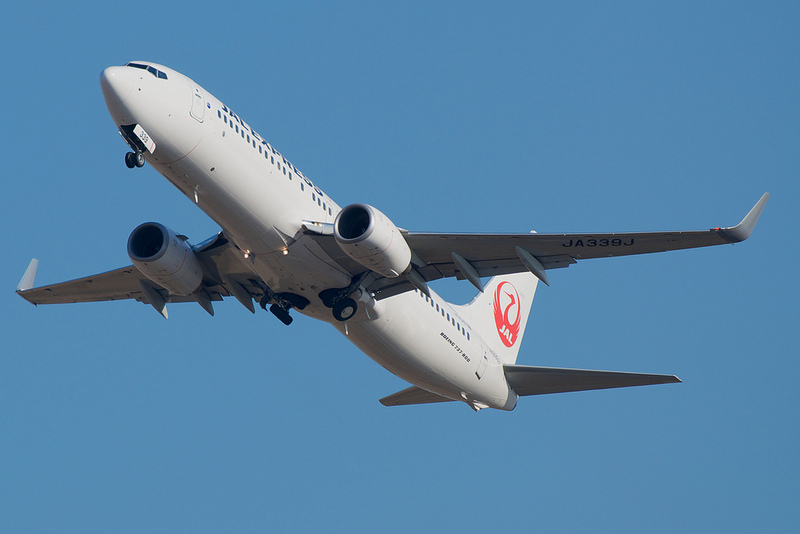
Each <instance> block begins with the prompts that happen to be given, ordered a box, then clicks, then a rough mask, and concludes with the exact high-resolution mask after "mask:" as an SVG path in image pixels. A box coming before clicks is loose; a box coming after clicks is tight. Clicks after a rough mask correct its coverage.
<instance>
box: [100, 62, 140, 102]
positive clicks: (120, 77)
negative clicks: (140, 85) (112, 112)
mask: <svg viewBox="0 0 800 534" xmlns="http://www.w3.org/2000/svg"><path fill="white" fill-rule="evenodd" d="M130 71H131V69H129V68H128V67H108V68H107V69H106V70H104V71H103V72H102V74H100V86H101V87H102V88H103V96H104V97H105V99H106V104H107V105H108V106H109V107H110V106H114V105H119V104H121V103H122V102H124V101H125V99H126V98H128V97H129V96H130V94H131V91H132V90H133V85H134V76H133V74H131V72H130Z"/></svg>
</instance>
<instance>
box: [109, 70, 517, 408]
mask: <svg viewBox="0 0 800 534" xmlns="http://www.w3.org/2000/svg"><path fill="white" fill-rule="evenodd" d="M143 64H144V63H143ZM146 65H148V66H153V68H157V69H158V70H159V71H161V72H162V73H164V74H165V75H166V79H165V78H164V77H163V76H162V77H158V76H156V75H154V74H152V73H151V72H148V70H146V69H141V68H133V67H109V68H108V69H106V70H105V71H104V72H103V74H102V76H101V82H102V84H103V90H104V94H105V96H106V103H107V105H108V108H109V112H110V113H111V116H112V117H113V119H114V122H115V123H116V124H117V126H123V125H133V124H139V125H141V126H142V127H143V128H144V130H146V132H147V134H149V136H150V137H151V138H152V140H153V142H154V143H155V149H154V150H153V152H152V153H150V152H146V153H145V156H146V159H147V161H148V163H149V164H150V165H152V166H153V167H154V168H155V169H156V170H157V171H158V172H159V173H161V174H162V175H163V176H164V177H166V178H167V179H168V180H169V181H170V182H171V183H172V184H174V185H175V186H176V187H177V188H178V189H180V190H181V192H183V194H184V195H186V196H187V197H188V198H189V199H190V200H191V201H192V202H195V203H196V204H197V206H198V207H199V208H200V209H202V210H203V211H204V212H205V213H206V214H207V215H208V216H209V217H211V218H212V219H213V220H214V221H215V222H216V223H217V224H219V225H220V227H221V228H222V229H223V231H224V233H225V236H226V237H227V238H228V240H229V241H230V243H231V245H230V246H232V247H235V249H238V250H237V252H238V253H239V255H240V257H241V259H242V262H243V264H244V265H247V266H248V267H249V269H251V270H252V271H253V272H254V273H255V274H257V275H258V276H259V277H260V278H261V279H262V280H263V281H264V283H266V284H267V285H268V286H269V287H270V288H271V289H272V290H273V291H275V292H289V293H295V294H298V295H302V296H303V297H305V298H307V299H308V300H309V301H310V304H309V305H308V306H307V307H306V308H305V309H304V310H302V313H304V314H306V315H308V316H310V317H313V318H316V319H320V320H322V321H325V322H328V323H331V324H333V325H334V326H335V327H336V328H337V329H338V330H339V331H340V332H342V333H343V334H345V335H346V336H347V338H348V339H349V340H350V341H351V342H352V343H353V344H355V345H356V346H357V347H358V348H359V349H361V350H362V351H363V352H364V353H366V354H367V355H368V356H369V357H370V358H372V359H373V360H375V361H376V362H378V363H379V364H380V365H382V366H383V367H385V368H386V369H388V370H389V371H391V372H392V373H394V374H395V375H397V376H399V377H401V378H403V379H404V380H407V381H408V382H411V383H413V384H415V385H417V386H420V387H422V388H423V389H426V390H428V391H431V392H434V393H437V394H439V395H442V396H445V397H447V398H450V399H453V400H462V401H465V402H467V403H468V404H470V405H471V406H473V408H476V409H477V408H481V407H493V408H500V409H506V410H510V409H513V407H514V406H515V405H516V401H517V395H516V394H515V393H514V392H513V390H512V389H511V388H510V387H509V386H508V384H507V382H506V379H505V376H504V373H503V369H502V365H501V364H500V362H499V361H498V360H497V358H493V357H491V355H489V356H488V358H487V359H488V362H489V365H488V368H486V370H485V371H483V372H482V373H481V375H482V376H481V377H480V378H479V377H478V375H477V374H476V371H478V366H479V364H480V361H481V360H482V359H483V358H484V355H485V354H487V348H486V345H485V344H484V342H483V341H482V340H481V338H480V336H479V335H478V333H477V332H476V331H474V330H473V329H471V328H470V325H469V318H468V317H464V316H463V315H464V314H462V313H460V310H459V308H460V307H458V306H451V305H449V304H447V303H446V302H445V301H444V300H443V299H441V298H439V297H438V296H437V295H436V294H435V293H434V292H433V291H431V297H430V298H429V297H426V296H425V295H424V294H422V293H420V292H419V291H411V292H406V293H403V294H400V295H396V296H393V297H389V298H386V299H383V300H381V301H377V302H375V301H373V300H372V299H371V298H369V297H367V299H366V302H362V303H360V305H359V310H358V312H357V314H356V315H355V316H354V317H353V318H351V319H350V320H348V321H347V322H346V323H342V322H338V321H336V320H335V319H334V318H333V317H332V315H331V311H330V309H329V308H327V307H325V306H324V305H323V304H322V302H321V301H320V299H319V297H318V294H319V292H320V291H322V290H324V289H327V288H338V287H345V286H347V285H348V284H350V282H351V274H350V273H348V272H346V271H345V270H344V269H343V268H341V267H340V266H338V265H337V264H336V263H335V262H334V261H333V260H332V259H331V258H330V257H329V256H328V255H327V254H326V253H325V252H324V251H323V250H322V249H321V248H320V247H319V246H318V245H316V243H315V241H314V240H313V239H311V238H310V237H309V236H306V235H305V234H304V233H303V224H304V222H306V223H308V222H318V223H333V222H334V219H335V217H336V214H337V213H338V212H339V211H340V207H339V205H338V204H336V203H335V202H334V201H333V200H332V199H331V198H330V197H328V196H327V195H326V194H325V193H324V192H323V191H321V190H320V189H319V188H318V187H317V186H316V185H314V184H313V183H312V182H311V180H309V179H308V178H307V177H305V176H304V175H303V174H302V172H300V171H299V170H298V169H297V168H295V167H294V165H292V163H291V162H289V161H288V160H286V159H285V158H284V157H283V156H282V155H281V154H280V153H279V152H277V151H276V150H275V149H274V148H273V147H272V146H271V145H270V144H269V143H267V142H266V141H265V140H264V139H263V138H262V137H261V136H259V135H258V134H257V133H256V132H255V131H254V130H252V129H251V128H250V127H249V125H247V124H246V123H245V122H244V121H242V120H241V119H239V117H238V116H237V115H236V114H235V113H233V112H232V111H231V110H230V109H229V108H227V107H226V106H225V105H224V104H223V103H222V102H220V101H219V100H217V99H216V98H215V97H214V96H212V95H211V94H210V93H208V92H207V91H205V90H204V89H202V88H201V87H200V86H198V85H197V84H196V83H194V82H193V81H192V80H190V79H189V78H187V77H185V76H183V75H182V74H180V73H178V72H176V71H174V70H171V69H168V68H166V67H163V66H160V65H154V64H151V63H149V62H148V63H146ZM448 317H449V319H448ZM488 353H491V351H490V350H489V351H488Z"/></svg>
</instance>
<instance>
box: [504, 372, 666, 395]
mask: <svg viewBox="0 0 800 534" xmlns="http://www.w3.org/2000/svg"><path fill="white" fill-rule="evenodd" d="M503 370H504V371H505V373H506V380H508V383H509V385H510V386H511V387H512V388H513V389H514V391H516V392H517V395H519V396H521V397H524V396H526V395H544V394H547V393H565V392H567V391H587V390H590V389H610V388H625V387H630V386H649V385H651V384H671V383H675V382H680V381H681V380H680V379H679V378H678V377H677V376H674V375H649V374H642V373H618V372H614V371H589V370H586V369H559V368H556V367H533V366H528V365H504V366H503Z"/></svg>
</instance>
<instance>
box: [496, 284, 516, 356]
mask: <svg viewBox="0 0 800 534" xmlns="http://www.w3.org/2000/svg"><path fill="white" fill-rule="evenodd" d="M521 311H522V310H521V308H520V304H519V293H517V288H515V287H514V286H513V285H512V284H511V282H501V283H500V284H499V285H498V286H497V289H496V290H495V291H494V322H495V324H496V325H497V334H498V335H499V336H500V340H501V341H502V342H503V345H505V346H506V347H513V346H514V343H516V341H517V335H519V325H520V323H521V322H522V314H521V313H520V312H521ZM512 321H513V322H512Z"/></svg>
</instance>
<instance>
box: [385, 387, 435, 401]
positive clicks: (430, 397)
mask: <svg viewBox="0 0 800 534" xmlns="http://www.w3.org/2000/svg"><path fill="white" fill-rule="evenodd" d="M450 401H451V399H448V398H446V397H442V396H441V395H437V394H436V393H431V392H430V391H425V390H424V389H422V388H418V387H417V386H411V387H410V388H407V389H404V390H403V391H398V392H397V393H395V394H394V395H389V396H388V397H384V398H382V399H381V404H383V405H384V406H405V405H407V404H430V403H433V402H450Z"/></svg>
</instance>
